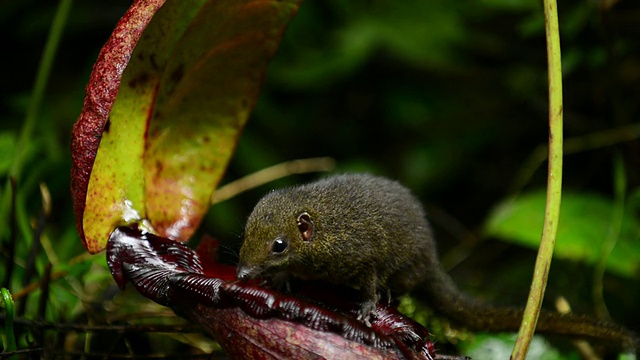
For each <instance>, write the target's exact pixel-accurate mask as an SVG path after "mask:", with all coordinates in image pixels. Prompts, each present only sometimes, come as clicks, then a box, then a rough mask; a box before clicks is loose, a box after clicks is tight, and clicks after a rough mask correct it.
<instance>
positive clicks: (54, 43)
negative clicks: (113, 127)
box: [0, 0, 72, 236]
mask: <svg viewBox="0 0 640 360" xmlns="http://www.w3.org/2000/svg"><path fill="white" fill-rule="evenodd" d="M71 4H72V0H60V3H59V4H58V9H57V10H56V14H55V17H54V18H53V22H52V23H51V29H50V30H49V37H48V38H47V43H46V45H45V48H44V52H43V53H42V58H41V59H40V65H39V67H38V73H37V75H36V81H35V84H34V85H33V91H32V93H31V99H30V100H29V107H28V108H27V114H26V116H25V120H24V125H23V126H22V131H21V133H20V137H19V139H18V143H17V144H16V152H15V156H14V158H13V162H12V163H11V167H10V168H9V176H8V177H9V178H12V177H13V178H15V179H16V180H17V181H19V180H20V173H21V172H22V168H23V167H24V161H25V156H26V154H27V148H28V146H29V143H30V142H31V141H33V140H32V139H31V137H32V135H33V130H34V129H35V127H36V122H37V120H38V112H39V110H40V107H41V106H40V104H41V103H42V98H43V97H44V92H45V90H46V88H47V81H48V80H49V74H50V73H51V67H52V65H53V60H54V59H55V55H56V52H57V50H58V45H59V43H60V39H61V38H62V32H63V30H64V26H65V23H66V22H67V17H68V15H69V11H70V10H71ZM10 199H11V184H10V183H9V181H7V184H6V186H5V191H4V193H3V195H2V203H0V219H6V218H7V216H6V214H7V212H8V209H9V205H10V204H9V203H10ZM0 226H1V227H2V228H0V236H3V235H4V234H5V233H6V232H5V231H6V226H7V224H6V222H5V221H4V220H0Z"/></svg>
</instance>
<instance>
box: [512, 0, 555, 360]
mask: <svg viewBox="0 0 640 360" xmlns="http://www.w3.org/2000/svg"><path fill="white" fill-rule="evenodd" d="M544 15H545V30H546V35H547V61H548V68H549V75H548V77H549V170H548V172H549V173H548V175H547V203H546V209H545V214H544V227H543V229H542V239H541V241H540V248H539V249H538V256H537V258H536V265H535V269H534V275H533V280H532V282H531V290H530V292H529V298H528V300H527V306H526V307H525V310H524V315H523V319H522V323H521V325H520V331H519V332H518V338H517V339H516V344H515V346H514V348H513V352H512V353H511V359H514V360H524V359H525V357H526V355H527V352H528V350H529V345H530V344H531V339H532V338H533V334H534V332H535V329H536V325H537V323H538V316H539V315H540V308H541V306H542V299H543V298H544V292H545V289H546V286H547V279H548V277H549V268H550V267H551V259H552V257H553V248H554V246H555V242H556V233H557V230H558V220H559V218H560V200H561V197H562V140H563V130H562V128H563V126H562V125H563V124H562V113H563V109H562V59H561V56H560V32H559V25H558V9H557V4H556V1H555V0H544Z"/></svg>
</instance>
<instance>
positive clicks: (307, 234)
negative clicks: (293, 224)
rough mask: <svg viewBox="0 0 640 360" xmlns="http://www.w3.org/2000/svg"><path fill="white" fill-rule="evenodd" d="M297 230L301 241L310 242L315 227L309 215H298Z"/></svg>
mask: <svg viewBox="0 0 640 360" xmlns="http://www.w3.org/2000/svg"><path fill="white" fill-rule="evenodd" d="M298 230H299V231H300V234H301V235H302V240H304V241H311V240H313V237H314V235H315V232H316V227H315V225H314V224H313V220H311V215H309V213H307V212H303V213H301V214H300V215H298Z"/></svg>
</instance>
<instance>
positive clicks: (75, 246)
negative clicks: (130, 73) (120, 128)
mask: <svg viewBox="0 0 640 360" xmlns="http://www.w3.org/2000/svg"><path fill="white" fill-rule="evenodd" d="M128 5H129V2H127V1H106V2H105V1H98V2H96V1H87V0H78V1H76V2H74V4H73V9H72V11H71V14H70V17H69V19H68V22H67V25H66V29H65V32H64V37H63V39H62V42H61V45H60V48H59V51H58V53H57V57H56V60H55V63H54V65H53V70H52V74H51V77H50V79H49V82H48V87H47V91H46V94H45V98H44V102H43V104H42V108H41V110H40V112H39V117H38V121H37V128H36V129H35V132H34V134H33V135H32V138H31V139H30V144H31V145H30V152H29V155H28V157H27V159H28V162H27V165H26V166H25V168H24V170H23V172H22V176H21V177H20V178H19V179H18V187H19V189H20V196H21V199H22V200H21V201H20V204H22V205H21V206H22V209H23V210H22V216H23V217H24V218H27V219H30V218H35V217H36V216H37V214H38V212H39V207H40V202H41V200H40V195H39V191H38V183H39V182H45V183H46V185H47V186H48V187H49V189H50V191H51V193H52V205H53V208H54V211H53V213H52V215H51V216H50V217H49V219H48V220H47V223H46V230H45V233H46V235H47V236H48V238H50V239H51V242H52V243H53V244H55V246H56V248H57V250H59V254H58V255H59V256H60V257H61V259H60V260H61V263H64V262H65V261H66V259H72V258H75V257H76V256H78V255H81V254H83V252H84V250H83V249H82V247H81V243H80V240H79V239H78V238H77V234H76V233H75V227H74V220H73V214H72V209H71V201H70V195H69V190H68V189H69V170H70V154H69V135H70V130H71V126H72V124H73V122H74V121H75V119H76V118H77V116H78V114H79V112H80V109H81V105H82V98H83V91H84V86H85V85H86V82H87V79H88V76H89V73H90V70H91V66H92V64H93V62H94V61H95V59H96V56H97V54H98V51H99V49H100V47H101V46H102V44H103V43H104V42H105V41H106V39H107V37H108V36H109V34H110V32H111V30H112V29H113V27H114V25H115V23H116V21H117V20H118V19H119V17H120V16H121V15H122V14H123V13H124V11H125V10H126V8H127V7H128ZM56 6H57V2H55V1H44V0H41V1H35V0H34V1H6V2H2V3H0V31H1V33H2V34H4V37H3V40H2V48H3V51H1V53H2V55H0V65H1V66H2V75H1V76H0V78H1V79H2V84H1V85H0V136H2V139H4V140H2V141H4V143H3V144H5V145H4V147H3V149H4V150H5V151H4V154H0V176H2V177H3V178H5V179H6V176H7V168H8V165H7V164H10V162H11V159H12V157H13V155H14V154H12V153H11V151H13V150H12V149H13V147H12V146H11V144H14V143H15V139H16V138H17V136H18V134H19V133H20V131H21V129H22V126H23V122H24V116H25V112H26V108H27V106H28V100H29V96H30V93H31V90H32V87H33V81H34V78H35V74H36V71H37V68H38V63H39V61H40V56H41V54H42V51H43V48H44V44H45V41H46V37H47V33H48V31H49V27H50V24H51V20H52V18H53V14H54V12H55V9H56ZM559 6H560V7H559V14H560V15H559V16H560V28H561V39H562V52H563V65H564V69H563V73H564V96H565V97H564V110H565V111H564V119H565V137H566V138H573V137H579V136H583V135H587V134H595V137H596V138H597V139H605V138H606V133H605V132H606V131H607V130H611V129H617V128H620V127H624V126H628V125H631V124H634V123H635V124H637V122H638V119H639V115H640V56H639V55H640V53H639V51H638V50H639V46H640V42H639V41H638V40H637V39H639V38H640V26H639V24H640V7H638V5H637V3H636V2H635V1H630V0H629V1H624V0H622V1H615V0H612V1H599V2H595V1H576V0H572V1H561V2H560V4H559ZM546 76H547V75H546V48H545V37H544V18H543V13H542V4H541V2H538V1H530V0H523V1H520V2H518V1H508V0H483V1H478V2H469V1H445V0H429V1H425V0H406V1H402V2H397V1H395V2H394V1H382V0H379V1H358V0H352V1H347V0H332V1H307V2H306V3H303V5H302V7H301V9H300V12H299V14H298V15H297V17H296V18H295V19H294V21H293V23H292V24H291V25H290V27H289V30H288V31H287V33H286V35H285V37H284V39H283V42H282V45H281V47H280V50H279V52H278V53H277V55H276V57H275V58H274V60H273V61H272V64H271V65H270V68H269V72H268V75H267V78H266V82H265V86H264V89H263V93H262V96H261V98H260V101H259V103H258V105H257V107H256V109H255V111H254V114H253V115H252V118H251V119H250V120H249V122H248V125H247V126H246V128H245V130H244V133H243V136H242V137H241V139H240V142H239V144H238V149H237V152H236V155H235V156H234V158H233V159H232V162H231V164H230V165H229V169H228V172H227V175H226V177H225V182H228V181H231V180H234V179H237V178H239V177H242V176H244V175H247V174H249V173H252V172H254V171H257V170H259V169H262V168H264V167H267V166H270V165H273V164H276V163H280V162H282V161H287V160H292V159H299V158H307V157H317V156H330V157H333V158H334V159H335V160H336V161H337V169H336V171H338V172H344V171H366V172H373V173H377V174H381V175H385V176H388V177H392V178H395V179H398V180H399V181H401V182H402V183H404V184H406V185H407V186H408V187H410V188H411V189H412V190H413V191H414V192H415V193H416V194H417V195H418V196H419V197H420V198H421V200H422V201H423V202H424V204H425V206H426V208H427V210H428V212H429V213H430V214H431V220H432V222H433V224H434V227H435V230H436V233H437V235H438V238H439V244H438V246H439V250H440V252H441V254H442V256H443V258H444V263H445V265H446V266H447V268H448V269H449V270H450V272H451V274H452V275H453V276H454V278H455V279H456V282H457V283H458V284H460V286H461V287H462V288H464V289H465V290H466V291H468V292H470V293H474V295H475V296H477V297H480V298H483V299H485V300H487V301H491V302H494V303H499V304H514V305H522V304H524V302H525V300H526V297H527V292H528V288H529V283H530V279H531V273H532V268H533V263H534V259H535V251H534V250H532V249H528V248H524V247H521V246H517V245H512V244H511V243H510V242H509V240H508V239H501V240H498V239H493V238H490V237H487V236H485V235H483V226H484V224H485V221H486V220H487V217H488V216H489V214H490V212H491V210H492V209H493V208H494V207H495V206H496V205H497V204H498V203H500V202H501V201H503V200H504V199H505V198H507V197H508V196H510V195H514V194H517V193H520V192H525V193H526V192H527V191H533V190H536V189H541V188H544V187H545V185H546V163H543V164H541V166H540V167H539V168H537V170H536V171H535V172H534V173H533V174H534V175H533V176H532V177H531V178H530V179H529V180H528V181H527V182H526V183H525V184H519V183H518V180H517V176H518V174H520V173H521V172H522V171H523V167H524V166H525V163H526V161H527V159H528V158H529V156H531V154H532V153H533V151H534V150H535V149H536V148H537V147H538V146H540V145H543V144H544V143H545V142H546V141H547V136H548V132H547V77H546ZM11 139H13V140H11ZM12 141H13V142H12ZM7 144H8V145H7ZM639 145H640V144H639V143H638V141H637V135H636V140H632V141H612V142H611V144H607V145H606V146H599V147H596V148H593V149H591V148H589V147H588V146H585V147H582V148H579V149H577V151H575V152H574V153H572V154H569V155H567V156H566V158H565V176H564V189H565V190H569V191H574V192H578V193H580V192H588V193H597V194H600V195H602V196H604V197H608V198H612V197H613V185H612V182H613V171H612V168H613V159H614V157H615V156H619V157H620V158H621V159H622V163H623V165H624V169H625V172H626V175H625V178H626V181H627V189H628V190H627V192H628V193H633V191H637V189H638V188H639V186H640V166H639V165H640V146H639ZM317 176H318V175H317V174H309V175H297V176H292V177H288V178H285V179H282V180H278V181H276V182H274V183H270V184H268V185H266V186H263V187H260V188H257V189H254V190H251V191H249V192H247V193H244V194H241V195H239V196H237V197H236V198H234V199H231V200H228V201H226V202H224V203H221V204H218V205H216V206H214V207H213V208H212V210H211V211H210V213H209V214H208V215H207V217H206V218H205V220H204V222H203V226H202V229H201V232H203V233H204V232H206V233H209V234H212V235H214V236H215V237H217V238H219V239H220V240H221V241H222V242H223V243H224V244H225V247H226V248H227V249H228V251H227V252H226V253H227V255H228V256H229V261H233V256H234V254H235V253H236V252H237V249H238V247H239V245H240V241H241V233H242V224H243V223H244V219H245V218H246V216H247V215H248V214H249V212H250V210H251V208H252V206H253V204H255V202H256V201H257V199H258V198H259V197H260V196H261V195H262V194H264V193H265V192H266V191H268V190H269V189H272V188H274V187H280V186H285V185H291V184H296V183H300V182H304V181H309V180H313V179H315V178H317ZM3 183H4V182H3ZM519 185H523V186H519ZM3 189H4V188H3ZM636 215H637V213H636ZM2 221H7V220H6V219H2ZM636 240H638V239H636ZM2 241H3V243H6V241H5V239H2ZM23 248H25V249H26V248H27V246H26V245H24V246H23ZM0 256H2V255H1V254H0ZM99 257H100V256H99V255H98V256H95V257H94V258H93V259H91V260H87V261H89V263H90V264H89V265H84V266H85V268H83V270H82V271H81V270H80V269H76V268H73V267H71V270H72V271H76V272H77V273H78V274H77V276H78V279H79V283H78V284H76V285H73V286H80V287H82V286H86V285H82V284H83V283H84V282H85V281H87V277H88V276H90V275H86V274H87V271H88V268H89V267H101V266H102V270H101V271H102V272H100V270H91V271H94V272H95V274H102V275H94V276H95V277H96V278H98V280H100V281H101V282H100V283H99V284H100V285H96V286H97V288H99V289H100V290H101V291H98V292H95V293H94V294H93V296H95V297H96V299H92V301H95V302H96V303H98V304H103V303H102V301H103V300H104V299H105V298H109V296H110V297H113V296H114V295H113V293H111V294H110V295H105V294H107V293H104V292H103V291H106V292H108V291H111V290H112V286H113V284H112V283H110V281H111V280H110V279H109V276H108V274H105V273H104V268H103V265H102V263H103V260H101V259H98V260H96V258H99ZM39 258H44V255H41V256H40V257H39ZM4 261H5V259H4V258H3V259H2V261H1V262H4ZM43 261H44V260H43ZM61 266H62V267H64V265H61ZM592 273H593V269H592V266H591V265H589V264H586V263H580V262H573V261H565V260H557V261H555V262H554V264H553V266H552V270H551V278H550V284H549V289H548V293H547V294H548V296H547V299H550V300H549V301H551V300H552V299H553V298H555V297H556V296H558V295H565V296H567V297H569V300H570V302H571V304H572V306H573V307H574V311H577V312H587V313H590V312H593V304H592V302H591V300H590V299H591V284H592V281H591V278H590V277H591V275H592ZM636 275H637V274H636ZM605 284H606V287H605V294H606V299H607V301H608V305H609V311H610V312H611V315H612V317H613V318H614V319H615V320H617V321H618V322H621V323H625V324H626V325H627V326H630V327H633V326H637V325H636V324H638V323H640V318H638V315H637V311H635V307H634V305H636V304H637V299H638V298H639V297H638V295H637V294H638V281H637V276H636V277H635V279H634V278H622V277H619V276H613V275H607V276H606V278H605ZM60 286H61V288H62V289H73V286H72V285H60ZM76 290H77V289H76ZM84 290H85V291H88V289H86V288H84ZM61 292H62V290H61ZM52 296H56V295H55V294H52ZM59 296H62V298H61V299H64V296H68V295H59ZM131 296H134V297H135V295H131ZM56 301H59V302H64V300H55V299H53V300H52V303H55V302H56ZM142 301H144V300H142ZM549 304H551V303H549ZM68 306H71V307H73V311H71V310H70V309H66V310H65V311H67V313H68V314H71V315H68V316H70V317H78V318H85V317H89V318H91V316H92V315H88V313H91V312H89V311H87V310H86V306H84V310H83V309H82V308H83V306H81V305H79V304H74V305H73V306H72V305H68ZM63 308H64V307H62V306H56V305H55V304H52V308H51V309H50V310H49V313H48V315H47V316H48V318H50V320H51V321H58V320H60V319H61V318H62V317H61V315H60V312H62V311H63V310H62V309H63ZM101 311H103V310H100V309H99V308H98V310H95V309H94V312H96V313H98V314H97V315H96V314H94V315H95V316H96V317H98V318H102V315H100V312H101ZM27 314H28V313H27ZM27 317H28V315H27ZM149 348H150V349H151V350H149V351H151V352H153V351H157V348H155V347H154V345H153V342H150V345H149Z"/></svg>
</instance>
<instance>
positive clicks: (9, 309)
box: [0, 288, 18, 360]
mask: <svg viewBox="0 0 640 360" xmlns="http://www.w3.org/2000/svg"><path fill="white" fill-rule="evenodd" d="M0 300H1V301H0V308H4V310H5V312H6V318H5V320H4V330H5V334H4V336H5V339H6V344H5V345H4V351H5V352H13V351H16V337H15V334H14V332H13V299H12V298H11V293H10V292H9V290H7V289H5V288H1V289H0ZM17 358H18V357H17V356H16V355H12V356H9V359H11V360H13V359H17Z"/></svg>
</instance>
